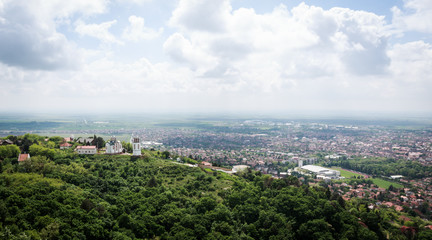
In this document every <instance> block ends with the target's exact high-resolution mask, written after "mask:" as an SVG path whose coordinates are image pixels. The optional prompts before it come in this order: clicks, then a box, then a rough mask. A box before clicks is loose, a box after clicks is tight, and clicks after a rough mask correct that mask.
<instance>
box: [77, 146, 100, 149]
mask: <svg viewBox="0 0 432 240" xmlns="http://www.w3.org/2000/svg"><path fill="white" fill-rule="evenodd" d="M95 148H96V146H78V147H77V149H95Z"/></svg>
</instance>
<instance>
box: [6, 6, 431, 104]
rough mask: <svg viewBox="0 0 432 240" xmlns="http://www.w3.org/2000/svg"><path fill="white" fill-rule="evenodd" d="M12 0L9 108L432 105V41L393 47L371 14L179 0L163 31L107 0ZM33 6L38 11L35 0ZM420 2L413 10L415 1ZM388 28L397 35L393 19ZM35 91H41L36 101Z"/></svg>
mask: <svg viewBox="0 0 432 240" xmlns="http://www.w3.org/2000/svg"><path fill="white" fill-rule="evenodd" d="M118 1H122V0H118ZM128 1H129V0H128ZM130 1H133V0H130ZM16 2H18V3H19V4H15V5H14V4H11V3H12V2H5V1H1V0H0V3H3V5H1V4H0V36H1V37H0V50H1V51H0V61H1V62H2V63H0V81H1V83H2V87H1V88H0V94H1V95H2V96H4V98H5V99H9V98H11V99H12V98H13V97H14V96H15V95H14V94H15V93H16V92H19V93H20V94H21V95H20V96H21V97H20V99H19V100H18V102H19V104H16V105H14V106H20V107H25V106H26V104H28V102H30V101H31V102H32V104H33V103H36V104H40V105H43V104H45V106H47V108H49V107H53V108H59V107H61V106H62V104H65V102H67V101H65V99H67V98H65V96H68V97H69V96H73V99H74V103H73V104H72V103H71V104H69V105H68V106H69V107H72V108H75V109H76V110H80V105H79V104H80V103H88V102H103V103H104V104H101V105H102V108H106V109H108V110H109V109H110V108H111V107H113V108H119V106H120V105H121V106H122V107H123V106H126V107H128V106H130V102H131V101H132V100H134V101H136V102H139V103H140V105H141V106H142V107H143V108H146V109H148V107H151V108H154V109H156V108H160V107H163V108H166V109H169V110H184V109H186V108H191V109H193V110H198V111H199V110H209V109H213V110H226V109H232V110H238V109H243V110H256V109H268V110H278V109H296V110H300V109H306V110H319V109H322V110H350V109H353V108H355V109H359V110H380V109H398V108H401V109H412V108H416V109H419V110H430V106H429V105H430V104H429V103H430V102H432V95H430V94H429V93H428V90H430V89H432V83H431V78H430V76H431V74H432V72H431V71H432V70H431V69H432V68H431V67H430V66H431V65H432V62H431V59H432V47H431V45H430V44H428V43H425V42H423V41H414V42H408V43H400V44H395V45H392V44H391V43H389V42H390V41H389V39H390V38H391V37H392V36H393V35H391V34H392V32H390V31H389V30H388V29H389V24H387V23H386V22H385V19H384V17H383V16H378V15H376V14H374V13H370V12H365V11H354V10H350V9H347V8H332V9H329V10H325V9H323V8H320V7H315V6H309V5H307V4H304V3H302V4H300V5H298V6H296V7H294V8H292V9H288V8H287V7H286V6H284V5H279V6H276V7H275V8H274V9H273V11H270V12H266V13H257V11H255V10H254V9H252V8H239V9H233V8H232V7H231V5H230V1H228V0H221V1H211V0H205V1H198V0H180V1H179V2H178V6H177V8H176V9H174V10H173V11H172V16H171V18H170V19H169V23H168V24H169V26H168V27H167V28H166V29H167V30H165V33H168V32H169V36H168V37H166V38H165V39H162V38H163V37H164V36H163V34H162V29H159V30H155V29H152V28H150V27H148V26H147V25H146V22H145V20H144V18H143V17H139V16H135V15H131V14H127V15H126V17H125V18H127V17H128V20H129V22H127V25H126V26H124V25H122V24H123V23H124V22H125V20H126V19H122V17H123V16H121V15H119V14H117V15H110V14H114V10H113V9H108V8H107V2H106V1H95V2H92V3H89V4H88V5H86V1H77V4H72V3H70V2H67V3H65V4H64V5H61V4H60V3H61V2H60V1H35V2H37V3H39V4H42V5H43V4H45V5H43V9H41V10H40V11H39V10H38V11H35V12H32V11H31V8H30V7H28V6H24V5H25V4H24V2H23V1H16ZM45 2H49V3H45ZM71 2H73V1H71ZM14 3H15V2H14ZM408 3H412V4H413V3H416V2H415V1H407V2H406V6H410V5H409V4H408ZM419 3H421V4H425V2H419ZM20 4H21V5H20ZM93 4H95V5H93ZM29 5H31V6H32V7H33V9H39V8H37V7H35V6H34V3H33V2H32V1H30V2H29ZM91 7H94V9H90V8H91ZM415 7H417V8H418V9H420V8H419V7H418V6H417V5H412V8H411V9H414V8H415ZM56 8H58V9H59V11H58V12H57V11H54V9H56ZM2 9H3V10H2ZM108 10H109V11H113V12H110V13H109V14H107V15H104V16H103V19H117V20H113V21H106V20H102V21H101V20H97V19H95V18H92V17H85V16H90V15H92V14H100V13H104V12H106V11H108ZM122 10H123V9H122ZM419 11H420V10H419ZM407 14H408V13H406V12H404V13H403V15H404V16H405V15H407ZM114 16H115V17H114ZM144 16H145V15H144ZM145 17H146V16H145ZM146 19H147V17H146ZM103 21H106V22H103ZM70 22H73V23H75V25H73V24H72V25H73V26H71V24H70ZM90 22H92V23H91V24H89V23H90ZM94 22H97V24H94ZM392 26H393V32H397V31H395V29H394V27H395V26H396V25H394V22H393V25H392ZM404 26H405V27H406V26H407V25H404ZM59 27H62V28H68V27H72V31H70V30H69V31H70V32H67V31H66V32H67V34H71V35H72V34H76V33H78V34H80V35H82V36H90V37H94V38H97V39H99V40H100V41H101V42H102V44H112V43H115V44H116V45H109V48H108V50H109V51H104V50H106V49H100V48H97V47H96V49H93V50H92V49H91V47H88V48H89V49H86V50H83V49H82V48H81V49H80V48H79V46H75V45H74V44H73V43H72V42H71V40H68V39H67V37H70V35H63V34H61V33H59V32H58V31H57V29H59ZM119 29H124V30H123V31H121V30H120V31H119ZM406 29H408V28H404V30H406ZM73 30H75V32H73ZM117 33H120V35H116V34H117ZM73 37H76V36H73ZM156 37H159V38H160V39H162V40H161V42H160V43H157V42H158V41H148V42H149V45H150V44H152V45H151V46H152V47H153V46H156V47H155V48H152V49H149V48H142V49H140V51H136V53H138V52H139V53H140V54H141V53H144V54H149V55H148V56H143V55H141V57H140V56H138V54H136V55H134V58H135V59H134V58H132V57H131V58H128V57H129V56H124V55H122V54H123V53H124V52H128V51H131V49H132V50H135V48H136V46H138V45H139V47H142V46H143V45H146V47H147V44H141V43H140V44H122V43H123V42H122V41H125V42H126V41H141V40H150V39H154V38H156ZM71 39H73V38H71ZM86 40H88V39H87V38H81V39H79V40H77V44H79V43H82V42H85V41H86ZM155 42H156V43H157V44H160V49H159V48H157V46H158V45H157V44H155ZM143 49H144V50H143ZM159 51H160V52H159ZM162 51H163V53H164V54H165V56H167V57H168V58H167V59H168V60H167V59H165V58H164V57H163V56H162V57H159V58H157V57H156V58H155V59H157V60H153V61H151V60H149V59H152V57H153V56H151V55H150V54H162ZM126 54H127V53H126ZM126 54H125V55H126ZM134 54H135V52H134ZM23 56H25V57H23ZM137 56H138V57H137ZM138 58H139V59H138ZM77 61H78V62H79V61H81V62H84V63H85V64H82V65H80V69H79V71H74V70H65V68H67V67H69V69H70V66H73V65H77ZM14 66H18V67H14ZM23 68H26V69H23ZM41 69H45V70H46V69H50V70H56V71H45V70H41ZM34 92H38V93H42V94H38V96H37V97H34V95H35V94H33V93H34ZM32 98H35V99H34V100H33V99H32ZM47 99H49V101H47ZM62 99H63V101H62ZM11 104H12V103H11ZM428 104H429V105H428ZM84 105H85V104H84ZM0 109H4V108H0ZM130 109H132V107H130Z"/></svg>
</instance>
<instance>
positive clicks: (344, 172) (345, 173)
mask: <svg viewBox="0 0 432 240" xmlns="http://www.w3.org/2000/svg"><path fill="white" fill-rule="evenodd" d="M330 169H333V170H337V171H340V173H341V176H342V177H344V178H352V177H358V176H363V175H361V174H358V173H354V172H352V171H348V170H345V169H342V168H340V167H331V168H330Z"/></svg>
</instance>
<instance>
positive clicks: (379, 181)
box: [372, 178, 403, 189]
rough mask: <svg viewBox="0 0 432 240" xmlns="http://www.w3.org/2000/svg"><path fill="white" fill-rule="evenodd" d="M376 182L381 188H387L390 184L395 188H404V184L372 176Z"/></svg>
mask: <svg viewBox="0 0 432 240" xmlns="http://www.w3.org/2000/svg"><path fill="white" fill-rule="evenodd" d="M372 181H373V183H374V184H376V185H377V186H378V187H380V188H385V189H387V188H388V187H389V186H390V185H393V187H395V188H403V185H401V184H399V183H395V182H390V181H387V180H384V179H381V178H372Z"/></svg>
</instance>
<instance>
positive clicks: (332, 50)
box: [164, 0, 390, 82]
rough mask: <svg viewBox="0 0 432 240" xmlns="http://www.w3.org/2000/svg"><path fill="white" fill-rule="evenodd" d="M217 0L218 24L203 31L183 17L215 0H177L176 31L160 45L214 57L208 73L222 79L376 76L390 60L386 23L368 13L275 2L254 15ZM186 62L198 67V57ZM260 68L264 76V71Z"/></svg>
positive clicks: (178, 55) (182, 56)
mask: <svg viewBox="0 0 432 240" xmlns="http://www.w3.org/2000/svg"><path fill="white" fill-rule="evenodd" d="M217 2H218V3H217V4H219V5H218V6H217V7H215V9H216V10H215V11H214V14H215V15H216V16H217V19H218V22H219V23H221V24H222V25H223V26H224V27H223V28H215V27H211V26H213V25H212V24H213V23H212V22H210V23H205V24H206V25H207V26H208V27H206V29H207V30H208V31H196V30H197V29H198V30H199V29H200V28H199V27H197V26H194V25H192V24H191V23H190V22H189V21H187V20H185V19H198V18H200V14H197V13H196V12H197V11H195V10H196V9H207V8H209V7H210V6H213V4H216V3H214V1H210V2H206V1H199V2H196V1H185V0H184V1H181V2H180V3H179V6H178V8H177V9H176V10H175V11H174V12H173V16H172V18H171V24H173V25H174V26H178V27H179V29H180V30H181V32H179V33H175V34H173V35H172V36H171V37H170V38H168V40H167V41H166V43H165V45H164V46H165V52H166V53H168V55H170V56H171V57H172V58H173V59H174V60H176V61H188V62H191V61H192V60H191V58H192V57H191V56H199V58H203V57H202V56H207V57H204V58H203V59H206V58H207V59H209V58H212V59H213V60H212V62H213V67H212V68H210V69H208V72H207V75H208V74H210V75H212V76H216V75H215V73H220V75H219V76H220V77H226V73H227V72H232V73H233V72H235V73H236V76H238V74H243V76H249V77H251V76H250V74H251V72H254V73H255V75H256V76H260V77H252V79H262V80H261V81H263V82H266V81H267V79H273V80H272V81H274V82H286V81H288V82H292V79H291V80H287V79H286V78H294V80H300V78H304V77H314V76H322V75H338V74H345V73H348V74H354V75H373V74H382V73H384V72H385V71H386V70H387V67H388V65H389V64H390V59H389V58H388V56H387V47H388V44H387V39H388V34H387V33H386V30H385V27H384V25H385V21H384V18H383V17H381V16H377V15H375V14H373V13H368V12H363V11H353V10H350V9H345V8H333V9H330V10H324V9H322V8H319V7H314V6H308V5H306V4H304V3H302V4H300V5H299V6H297V7H295V8H293V9H292V10H291V11H290V10H288V9H287V8H286V7H285V6H284V5H280V6H278V7H276V8H275V9H274V10H273V11H272V12H271V13H268V14H257V13H255V11H254V10H252V9H244V8H240V9H238V10H234V11H232V10H231V6H230V5H227V6H226V4H228V3H229V2H227V1H217ZM186 3H187V4H186ZM211 18H212V17H210V18H209V19H211ZM215 19H216V18H215ZM210 30H213V31H210ZM180 36H181V37H180ZM174 44H175V46H174ZM171 46H172V47H171ZM186 54H187V56H186ZM263 59H265V63H264V62H263ZM193 62H195V64H194V65H193V66H194V67H195V68H198V69H200V66H197V65H200V62H199V61H197V60H196V61H193ZM208 63H209V62H208V61H203V62H202V65H204V66H202V67H203V68H209V65H208ZM264 65H265V66H268V67H270V68H269V69H271V70H272V71H267V70H269V69H267V68H264V67H263V66H264ZM273 71H276V72H277V73H279V74H277V75H276V77H277V78H278V79H279V80H278V79H274V77H275V76H274V75H275V74H274V73H272V72H273ZM267 73H270V75H269V76H264V74H267ZM295 78H297V79H295Z"/></svg>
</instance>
